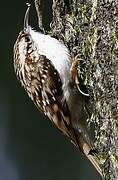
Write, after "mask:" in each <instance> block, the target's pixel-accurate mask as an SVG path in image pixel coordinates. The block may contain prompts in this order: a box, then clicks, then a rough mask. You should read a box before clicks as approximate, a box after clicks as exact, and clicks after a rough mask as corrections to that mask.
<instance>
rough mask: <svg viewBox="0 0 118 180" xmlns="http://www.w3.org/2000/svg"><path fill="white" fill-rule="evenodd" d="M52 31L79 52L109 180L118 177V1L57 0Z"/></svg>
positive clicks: (97, 145)
mask: <svg viewBox="0 0 118 180" xmlns="http://www.w3.org/2000/svg"><path fill="white" fill-rule="evenodd" d="M52 10H53V20H52V23H51V34H52V35H53V36H55V37H56V38H57V39H59V40H60V41H63V42H64V43H65V45H66V46H67V47H68V48H69V49H70V51H72V49H73V48H74V47H76V50H77V53H78V61H79V66H78V72H79V73H78V76H79V78H80V79H81V80H82V84H84V85H86V87H87V89H88V91H89V94H90V103H91V104H92V116H91V118H89V123H91V122H93V123H94V124H95V146H96V148H97V149H98V152H99V154H100V162H101V164H102V167H103V169H104V172H105V180H116V179H118V113H117V110H118V1H116V0H53V6H52Z"/></svg>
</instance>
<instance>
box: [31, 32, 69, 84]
mask: <svg viewBox="0 0 118 180" xmlns="http://www.w3.org/2000/svg"><path fill="white" fill-rule="evenodd" d="M30 34H31V37H32V39H33V41H34V42H35V43H36V44H37V47H38V51H39V54H41V55H45V56H46V57H47V58H48V59H49V60H50V61H51V62H52V64H53V65H54V67H55V68H56V69H57V71H58V72H59V74H60V77H61V79H62V81H63V83H64V84H66V83H68V81H69V79H70V66H71V59H70V53H69V50H68V49H67V47H66V46H65V45H64V44H62V43H61V42H59V41H58V40H57V39H55V38H52V37H51V36H49V35H44V34H42V33H39V32H35V31H34V30H32V29H30Z"/></svg>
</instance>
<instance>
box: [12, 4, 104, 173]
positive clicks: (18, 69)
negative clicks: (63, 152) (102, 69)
mask: <svg viewBox="0 0 118 180" xmlns="http://www.w3.org/2000/svg"><path fill="white" fill-rule="evenodd" d="M29 11H30V4H28V7H27V10H26V12H25V16H24V27H23V30H21V31H20V33H19V35H18V37H17V40H16V42H15V45H14V69H15V73H16V76H17V78H18V80H19V81H20V83H21V86H22V87H23V88H24V89H25V91H26V92H27V94H28V96H29V97H30V98H31V99H32V101H33V102H34V104H35V105H36V107H37V108H38V110H39V111H40V112H42V113H43V114H45V116H47V117H48V118H49V119H50V120H51V122H52V123H53V124H54V126H55V127H57V128H58V129H59V130H60V131H61V132H62V133H63V134H64V135H65V136H66V137H67V138H68V139H69V140H70V141H71V142H72V143H73V144H74V146H75V147H76V148H77V149H79V150H80V152H81V153H83V154H84V155H85V156H86V157H87V158H88V159H89V160H90V162H91V163H92V164H93V166H94V167H95V169H96V170H97V171H98V173H99V174H100V175H101V176H103V173H102V170H101V167H100V162H99V159H98V157H97V155H96V152H95V151H94V149H93V143H92V141H91V138H90V135H89V133H88V128H87V123H86V120H87V117H88V115H87V112H86V110H85V102H86V98H87V97H86V95H84V93H82V91H80V89H79V88H78V86H77V85H76V83H75V80H74V79H76V78H74V77H75V76H76V75H75V74H76V70H74V69H75V64H76V63H75V61H74V63H73V60H72V58H75V57H76V56H74V57H72V54H71V53H70V51H69V49H68V48H67V47H66V46H65V45H64V43H62V42H60V41H59V40H58V39H56V38H54V37H52V36H51V35H48V34H45V33H43V32H42V31H40V30H39V31H35V30H34V29H33V28H32V27H31V26H30V25H29V22H28V21H29ZM73 54H74V53H73ZM73 64H74V65H73Z"/></svg>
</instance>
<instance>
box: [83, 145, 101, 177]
mask: <svg viewBox="0 0 118 180" xmlns="http://www.w3.org/2000/svg"><path fill="white" fill-rule="evenodd" d="M90 150H91V147H90V146H89V145H88V144H87V143H86V142H84V143H83V153H84V154H85V155H86V157H87V158H88V159H89V161H90V162H91V163H92V164H93V166H94V167H95V169H96V170H97V171H98V173H99V174H100V175H101V177H103V172H102V169H101V167H100V165H99V159H98V157H97V156H96V154H90V153H89V152H90Z"/></svg>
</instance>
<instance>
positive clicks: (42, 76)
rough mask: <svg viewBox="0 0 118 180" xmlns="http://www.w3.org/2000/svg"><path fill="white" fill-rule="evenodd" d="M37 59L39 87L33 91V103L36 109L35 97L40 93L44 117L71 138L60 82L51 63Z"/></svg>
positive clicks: (66, 107)
mask: <svg viewBox="0 0 118 180" xmlns="http://www.w3.org/2000/svg"><path fill="white" fill-rule="evenodd" d="M39 58H40V59H39V64H40V65H39V66H38V65H37V66H38V72H37V77H38V78H37V80H38V81H39V84H40V86H39V87H38V88H36V89H35V91H34V92H35V98H34V99H33V101H34V102H35V104H36V105H37V107H38V106H39V104H38V101H37V100H38V97H36V94H39V92H40V96H41V97H40V99H41V101H42V102H41V103H42V105H41V106H42V109H43V112H44V113H45V115H47V116H48V117H49V118H50V120H51V121H52V122H53V123H54V124H55V125H56V126H57V127H58V128H59V129H60V130H61V131H62V132H63V133H64V134H65V135H66V136H68V137H69V138H71V136H72V130H71V128H70V127H71V122H70V113H69V109H68V106H67V103H66V100H65V99H64V97H63V90H62V81H61V79H60V76H59V74H58V72H57V71H56V69H55V68H54V66H53V64H52V63H51V61H50V60H49V59H47V58H46V56H43V55H40V56H39ZM33 96H34V95H33ZM39 108H40V106H39Z"/></svg>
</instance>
